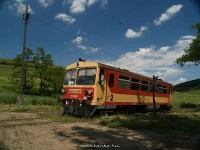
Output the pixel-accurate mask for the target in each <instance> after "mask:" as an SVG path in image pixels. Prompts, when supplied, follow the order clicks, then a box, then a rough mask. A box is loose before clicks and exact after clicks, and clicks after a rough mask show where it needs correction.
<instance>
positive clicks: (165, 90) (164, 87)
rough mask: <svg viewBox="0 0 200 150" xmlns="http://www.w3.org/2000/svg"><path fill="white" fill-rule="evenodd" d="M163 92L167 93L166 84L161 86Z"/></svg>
mask: <svg viewBox="0 0 200 150" xmlns="http://www.w3.org/2000/svg"><path fill="white" fill-rule="evenodd" d="M163 94H167V86H165V85H164V86H163Z"/></svg>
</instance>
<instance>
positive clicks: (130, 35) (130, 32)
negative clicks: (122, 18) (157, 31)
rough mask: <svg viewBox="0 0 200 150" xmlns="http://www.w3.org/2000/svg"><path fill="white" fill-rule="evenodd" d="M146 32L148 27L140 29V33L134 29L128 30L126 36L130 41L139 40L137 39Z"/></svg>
mask: <svg viewBox="0 0 200 150" xmlns="http://www.w3.org/2000/svg"><path fill="white" fill-rule="evenodd" d="M146 30H148V27H146V26H142V27H140V31H138V32H136V31H134V30H132V29H128V30H127V31H126V33H125V36H126V37H127V38H130V39H132V38H137V37H140V36H142V34H143V32H144V31H146Z"/></svg>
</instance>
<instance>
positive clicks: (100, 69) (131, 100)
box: [59, 61, 172, 116]
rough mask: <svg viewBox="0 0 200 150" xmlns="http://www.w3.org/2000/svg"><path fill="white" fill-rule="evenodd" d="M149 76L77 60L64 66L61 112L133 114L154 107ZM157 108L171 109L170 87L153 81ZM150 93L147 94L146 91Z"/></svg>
mask: <svg viewBox="0 0 200 150" xmlns="http://www.w3.org/2000/svg"><path fill="white" fill-rule="evenodd" d="M152 84H153V80H152V78H150V77H147V76H143V75H140V74H137V73H133V72H129V71H128V70H124V69H120V68H115V67H112V66H108V65H105V64H101V63H98V62H88V61H79V62H76V63H73V64H70V65H69V66H67V67H66V75H65V80H64V85H63V90H62V96H61V97H60V99H59V100H60V101H62V102H63V104H64V112H65V113H70V114H76V115H82V116H92V115H93V114H94V113H95V112H99V111H115V110H118V111H133V110H135V109H137V108H144V109H146V108H147V109H151V108H153V99H152V92H151V91H149V89H150V87H151V86H152ZM156 87H157V90H156V92H155V101H156V108H157V109H166V110H170V109H171V107H172V85H171V84H170V83H167V82H164V81H162V80H157V82H156ZM148 91H149V92H148Z"/></svg>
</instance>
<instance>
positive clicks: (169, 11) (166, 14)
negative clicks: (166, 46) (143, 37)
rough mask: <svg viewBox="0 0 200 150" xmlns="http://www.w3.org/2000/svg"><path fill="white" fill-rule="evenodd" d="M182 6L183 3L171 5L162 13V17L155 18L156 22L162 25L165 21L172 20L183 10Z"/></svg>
mask: <svg viewBox="0 0 200 150" xmlns="http://www.w3.org/2000/svg"><path fill="white" fill-rule="evenodd" d="M182 7H183V5H181V4H178V5H173V6H171V7H170V8H168V9H167V10H166V11H165V12H164V13H163V14H161V16H160V18H158V19H155V20H154V24H155V25H161V24H162V23H163V22H165V21H168V20H170V19H171V18H172V17H173V16H175V15H176V13H178V12H179V11H180V10H181V8H182Z"/></svg>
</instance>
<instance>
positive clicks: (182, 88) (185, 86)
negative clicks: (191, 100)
mask: <svg viewBox="0 0 200 150" xmlns="http://www.w3.org/2000/svg"><path fill="white" fill-rule="evenodd" d="M191 90H200V79H196V80H191V81H188V82H184V83H181V84H178V85H175V86H174V91H177V92H186V91H191Z"/></svg>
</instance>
